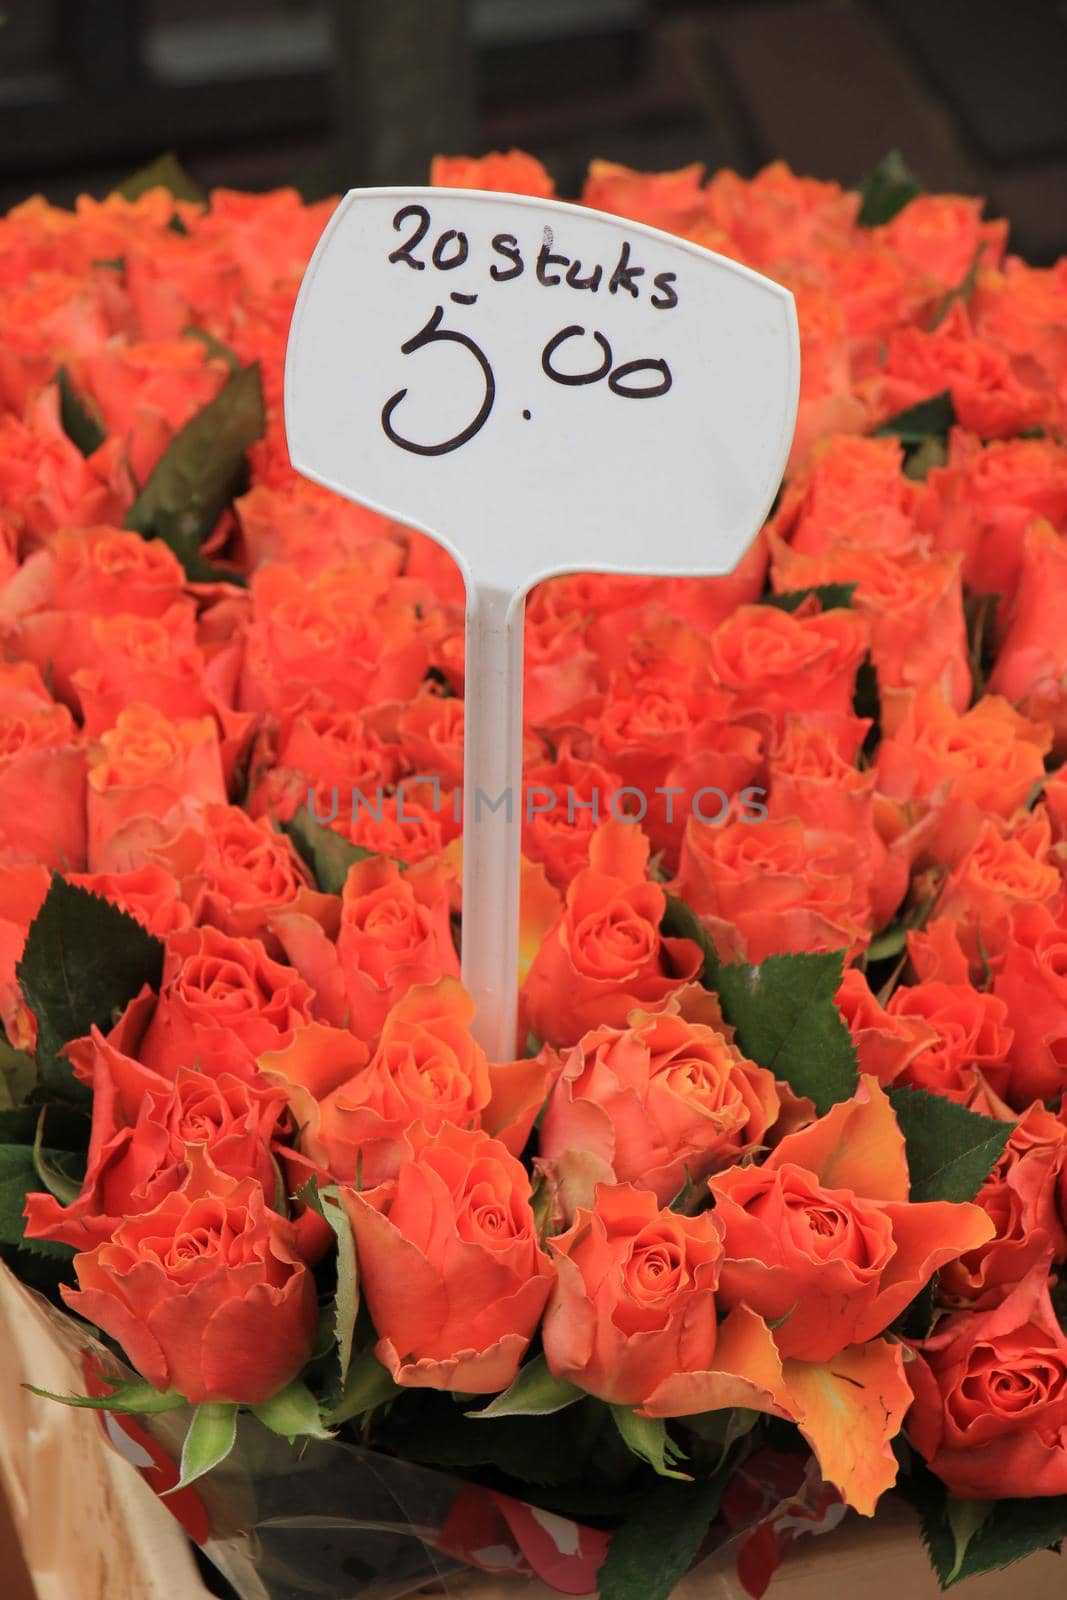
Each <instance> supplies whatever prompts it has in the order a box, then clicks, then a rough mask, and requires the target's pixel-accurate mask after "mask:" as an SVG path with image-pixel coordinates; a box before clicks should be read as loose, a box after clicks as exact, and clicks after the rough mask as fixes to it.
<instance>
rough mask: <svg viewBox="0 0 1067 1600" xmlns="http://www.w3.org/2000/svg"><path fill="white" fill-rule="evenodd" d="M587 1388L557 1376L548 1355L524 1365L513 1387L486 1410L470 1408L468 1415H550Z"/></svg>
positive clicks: (499, 1395)
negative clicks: (553, 1373)
mask: <svg viewBox="0 0 1067 1600" xmlns="http://www.w3.org/2000/svg"><path fill="white" fill-rule="evenodd" d="M582 1396H583V1391H582V1390H581V1389H579V1388H578V1387H577V1386H576V1385H575V1384H573V1383H567V1382H566V1381H565V1379H563V1378H554V1377H553V1376H552V1374H551V1372H549V1370H548V1362H547V1361H546V1360H545V1358H544V1356H535V1357H534V1359H533V1360H532V1361H530V1362H528V1363H527V1365H526V1366H525V1367H523V1368H521V1370H520V1372H519V1375H518V1377H517V1378H516V1379H515V1382H514V1383H513V1384H512V1385H511V1387H510V1389H505V1390H504V1393H503V1394H498V1395H497V1397H496V1399H495V1400H493V1401H491V1402H490V1404H489V1405H487V1406H486V1407H485V1409H484V1410H482V1411H468V1412H467V1416H468V1417H547V1416H549V1415H551V1413H552V1412H555V1411H563V1410H564V1409H565V1407H567V1406H572V1405H573V1404H574V1403H575V1401H576V1400H581V1399H582Z"/></svg>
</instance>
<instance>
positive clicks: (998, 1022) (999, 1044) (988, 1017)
mask: <svg viewBox="0 0 1067 1600" xmlns="http://www.w3.org/2000/svg"><path fill="white" fill-rule="evenodd" d="M886 1013H887V1014H888V1015H889V1016H890V1017H896V1018H902V1019H908V1020H910V1021H912V1022H919V1023H925V1024H926V1026H927V1027H928V1028H929V1029H931V1030H932V1032H933V1038H932V1039H930V1040H929V1041H928V1042H927V1043H926V1044H924V1045H923V1047H922V1048H921V1049H920V1050H918V1051H917V1052H915V1053H914V1054H913V1055H912V1056H911V1059H910V1060H909V1061H908V1062H907V1064H906V1065H905V1066H904V1068H903V1070H902V1072H901V1074H900V1079H901V1082H902V1083H910V1084H913V1085H914V1086H915V1087H916V1088H918V1089H928V1090H930V1091H931V1092H932V1093H934V1094H939V1095H943V1096H944V1097H945V1099H946V1100H957V1101H959V1102H960V1104H961V1105H965V1106H972V1107H975V1108H976V1109H981V1110H987V1109H988V1106H987V1104H986V1103H985V1102H986V1100H987V1097H988V1088H989V1086H992V1088H993V1090H994V1091H995V1092H997V1093H999V1092H1001V1090H1002V1088H1003V1084H1004V1081H1005V1078H1006V1073H1005V1071H1004V1063H1005V1060H1006V1058H1007V1054H1008V1051H1009V1049H1010V1048H1011V1040H1012V1030H1011V1026H1010V1024H1009V1021H1008V1008H1007V1006H1006V1005H1005V1004H1004V1002H1003V1001H1002V1000H998V999H997V998H996V997H995V996H994V995H991V994H983V993H982V992H981V991H979V990H978V989H975V988H972V986H971V985H970V984H969V983H944V982H940V981H937V980H930V981H927V982H925V983H915V984H902V985H901V986H900V987H899V988H897V989H894V991H893V994H892V996H891V997H890V999H889V1001H888V1002H887V1004H886Z"/></svg>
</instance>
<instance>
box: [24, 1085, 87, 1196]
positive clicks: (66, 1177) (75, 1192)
mask: <svg viewBox="0 0 1067 1600" xmlns="http://www.w3.org/2000/svg"><path fill="white" fill-rule="evenodd" d="M47 1114H48V1107H47V1106H42V1107H41V1114H40V1116H39V1117H38V1118H37V1132H36V1134H35V1135H34V1140H33V1166H34V1171H35V1172H36V1173H37V1176H38V1177H39V1178H40V1180H41V1182H42V1183H43V1184H44V1186H45V1188H46V1189H47V1190H48V1192H49V1194H52V1195H55V1197H56V1199H57V1200H58V1201H59V1203H60V1204H61V1205H64V1206H69V1205H71V1204H72V1202H73V1201H75V1200H77V1198H78V1196H79V1195H80V1194H81V1192H82V1184H83V1182H84V1180H85V1159H84V1157H82V1156H79V1155H76V1154H75V1153H73V1152H66V1151H64V1152H60V1151H58V1150H45V1149H43V1148H42V1146H43V1143H44V1119H45V1117H46V1115H47ZM75 1174H76V1175H75Z"/></svg>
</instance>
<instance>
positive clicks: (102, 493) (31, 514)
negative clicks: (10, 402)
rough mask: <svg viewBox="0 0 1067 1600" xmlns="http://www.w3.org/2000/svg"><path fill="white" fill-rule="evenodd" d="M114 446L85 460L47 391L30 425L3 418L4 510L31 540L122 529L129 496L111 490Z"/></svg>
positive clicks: (0, 483)
mask: <svg viewBox="0 0 1067 1600" xmlns="http://www.w3.org/2000/svg"><path fill="white" fill-rule="evenodd" d="M115 451H116V446H115V445H114V444H112V445H110V446H109V445H108V444H103V445H101V447H100V449H99V450H97V451H96V452H95V453H94V454H93V455H92V456H91V457H89V458H86V457H85V456H83V455H82V453H81V451H80V450H79V449H78V447H77V445H75V444H72V443H71V441H70V440H69V439H68V438H67V436H66V434H65V433H64V432H63V427H62V424H61V423H60V420H59V398H58V394H57V393H56V391H55V389H46V390H45V391H44V393H43V394H42V395H41V396H40V398H39V399H38V401H37V402H36V403H35V404H34V406H33V409H32V412H31V413H30V417H29V420H28V421H26V422H21V421H20V420H19V419H18V418H17V417H14V416H12V415H11V413H10V412H4V413H3V414H0V504H2V505H3V506H4V507H5V508H6V509H7V511H8V512H9V513H10V514H11V515H12V517H13V518H14V520H15V522H16V524H17V525H18V527H19V528H20V529H22V530H23V531H24V533H25V534H26V535H27V536H28V537H29V538H31V539H34V540H44V539H47V538H49V537H50V536H51V535H52V534H54V533H55V532H56V531H57V530H58V529H60V528H88V527H91V526H92V525H93V524H94V523H100V522H114V523H121V521H122V518H123V515H124V513H125V510H126V504H127V496H126V495H123V494H121V493H118V492H116V491H115V490H113V489H112V487H111V482H110V478H111V473H112V470H113V468H114V466H115Z"/></svg>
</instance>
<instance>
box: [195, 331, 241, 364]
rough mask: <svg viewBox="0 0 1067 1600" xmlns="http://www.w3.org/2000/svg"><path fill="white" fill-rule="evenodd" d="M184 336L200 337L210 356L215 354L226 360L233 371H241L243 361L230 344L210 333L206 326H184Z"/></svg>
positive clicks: (221, 359) (219, 358) (218, 358)
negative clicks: (241, 361)
mask: <svg viewBox="0 0 1067 1600" xmlns="http://www.w3.org/2000/svg"><path fill="white" fill-rule="evenodd" d="M182 338H183V339H199V341H200V343H201V344H202V345H203V346H204V348H205V349H206V351H207V353H208V355H209V356H214V357H216V359H217V360H219V361H225V363H226V365H227V366H228V367H229V369H230V371H231V372H240V370H241V363H240V361H238V359H237V357H236V356H235V355H234V353H233V351H232V350H231V349H230V347H229V345H228V344H223V342H222V340H221V339H216V337H215V335H214V334H213V333H208V331H207V329H206V328H194V327H192V326H190V327H188V328H183V329H182Z"/></svg>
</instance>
